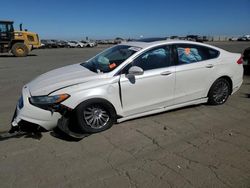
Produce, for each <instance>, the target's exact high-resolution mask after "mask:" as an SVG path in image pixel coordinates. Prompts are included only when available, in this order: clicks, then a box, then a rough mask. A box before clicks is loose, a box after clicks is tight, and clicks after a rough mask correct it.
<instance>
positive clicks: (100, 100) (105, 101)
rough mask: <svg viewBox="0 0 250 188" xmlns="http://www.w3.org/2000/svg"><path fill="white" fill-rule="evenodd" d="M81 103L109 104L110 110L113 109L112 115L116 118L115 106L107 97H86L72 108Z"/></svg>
mask: <svg viewBox="0 0 250 188" xmlns="http://www.w3.org/2000/svg"><path fill="white" fill-rule="evenodd" d="M83 103H97V104H98V103H102V104H106V105H109V106H110V107H111V108H112V110H113V111H114V113H115V114H114V115H115V118H116V119H117V116H118V115H117V110H116V108H115V106H114V105H113V104H112V103H111V102H110V101H108V100H107V99H104V98H101V97H95V98H90V99H86V100H84V101H82V102H81V103H79V104H78V105H77V106H76V107H75V109H74V110H76V109H77V108H78V107H79V106H80V105H81V104H83Z"/></svg>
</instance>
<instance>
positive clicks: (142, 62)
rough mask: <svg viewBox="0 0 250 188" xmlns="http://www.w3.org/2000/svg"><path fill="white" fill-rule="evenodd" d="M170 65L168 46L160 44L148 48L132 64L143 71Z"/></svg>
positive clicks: (169, 49)
mask: <svg viewBox="0 0 250 188" xmlns="http://www.w3.org/2000/svg"><path fill="white" fill-rule="evenodd" d="M171 65H172V61H171V48H170V46H161V47H157V48H154V49H152V50H149V51H147V52H145V53H143V54H142V55H140V56H139V57H138V58H136V59H135V60H134V62H133V66H138V67H141V68H142V69H143V70H144V71H147V70H152V69H158V68H164V67H169V66H171Z"/></svg>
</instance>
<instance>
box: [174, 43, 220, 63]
mask: <svg viewBox="0 0 250 188" xmlns="http://www.w3.org/2000/svg"><path fill="white" fill-rule="evenodd" d="M176 50H177V54H178V64H179V65H182V64H189V63H196V62H200V61H205V60H209V59H214V58H217V57H218V56H219V51H217V50H215V49H212V48H209V47H206V46H199V45H193V44H178V45H176Z"/></svg>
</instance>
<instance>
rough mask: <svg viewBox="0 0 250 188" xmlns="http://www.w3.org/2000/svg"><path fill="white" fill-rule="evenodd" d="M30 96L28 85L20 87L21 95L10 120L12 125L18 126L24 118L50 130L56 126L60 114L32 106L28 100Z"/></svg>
mask: <svg viewBox="0 0 250 188" xmlns="http://www.w3.org/2000/svg"><path fill="white" fill-rule="evenodd" d="M29 97H31V94H30V91H29V88H28V86H27V85H26V86H24V87H23V89H22V95H21V97H20V99H19V100H18V104H17V106H16V111H15V114H14V117H13V120H12V123H11V124H12V127H13V128H14V127H18V125H19V123H20V122H21V121H22V120H24V121H27V122H30V123H33V124H37V125H39V126H41V127H42V128H44V129H45V130H52V129H54V128H55V127H56V126H57V122H58V120H59V119H60V118H61V114H60V113H58V112H50V111H48V110H43V109H41V108H38V107H36V106H33V105H32V104H30V102H29Z"/></svg>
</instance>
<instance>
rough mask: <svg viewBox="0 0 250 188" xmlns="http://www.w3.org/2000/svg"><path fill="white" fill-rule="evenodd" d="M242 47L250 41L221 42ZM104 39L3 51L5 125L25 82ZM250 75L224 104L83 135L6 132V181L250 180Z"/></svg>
mask: <svg viewBox="0 0 250 188" xmlns="http://www.w3.org/2000/svg"><path fill="white" fill-rule="evenodd" d="M213 44H214V45H216V46H219V47H222V48H224V49H227V50H229V51H232V52H242V50H243V49H244V48H246V47H249V46H250V43H248V42H214V43H213ZM103 48H104V47H97V48H92V49H90V48H85V49H44V50H36V51H33V52H32V54H31V55H30V56H28V57H26V58H15V57H12V56H9V55H6V54H4V55H1V56H0V104H1V105H0V132H4V131H7V130H8V129H9V127H10V120H11V117H12V115H13V112H14V108H15V105H16V102H17V99H18V96H19V95H20V92H21V88H22V86H23V85H24V84H25V83H27V82H29V81H30V80H31V79H33V78H34V77H36V76H38V75H40V74H42V73H44V72H46V71H48V70H51V69H54V68H57V67H61V66H64V65H68V64H74V63H78V62H80V61H82V60H86V59H87V58H89V57H91V56H93V55H94V54H96V53H97V52H99V51H101V50H102V49H103ZM249 120H250V76H248V75H245V76H244V83H243V85H242V87H241V89H240V91H238V92H237V93H236V94H235V95H233V96H231V97H230V98H229V100H228V102H227V103H226V104H224V105H222V106H208V105H198V106H193V107H188V108H182V109H178V110H174V111H170V112H166V113H161V114H158V115H153V116H148V117H144V118H139V119H136V120H131V121H127V122H124V123H121V124H117V125H115V126H113V127H112V128H111V129H109V130H108V131H105V132H102V133H99V134H95V135H91V136H89V137H86V138H84V139H83V140H81V141H79V142H73V141H65V140H63V139H59V138H55V137H54V136H53V133H50V132H47V133H42V135H41V136H40V137H39V136H36V135H24V136H16V137H11V138H8V139H1V138H0V140H1V141H0V187H4V188H8V187H25V188H29V187H30V188H34V187H46V188H47V187H95V188H97V187H119V188H122V187H143V188H144V187H154V188H157V187H164V188H166V187H234V188H235V187H250V121H249Z"/></svg>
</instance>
